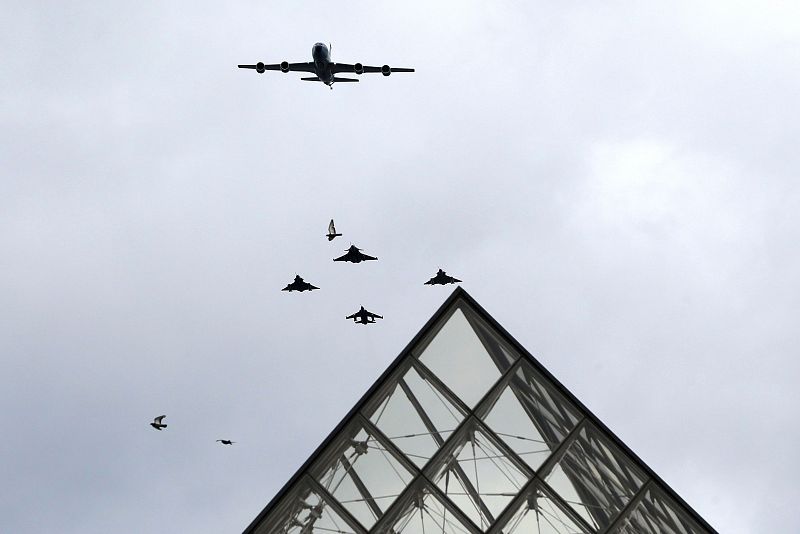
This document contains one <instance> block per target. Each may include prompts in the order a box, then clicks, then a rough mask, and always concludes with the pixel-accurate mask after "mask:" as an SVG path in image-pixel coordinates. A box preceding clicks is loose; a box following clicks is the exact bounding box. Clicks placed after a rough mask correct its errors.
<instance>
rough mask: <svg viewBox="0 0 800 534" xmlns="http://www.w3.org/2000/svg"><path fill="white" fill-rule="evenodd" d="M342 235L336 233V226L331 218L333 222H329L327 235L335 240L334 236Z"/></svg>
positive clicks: (329, 239) (331, 239)
mask: <svg viewBox="0 0 800 534" xmlns="http://www.w3.org/2000/svg"><path fill="white" fill-rule="evenodd" d="M341 235H342V234H337V233H336V227H335V226H334V225H333V219H331V222H329V223H328V234H327V235H326V236H325V237H327V238H328V241H333V240H334V238H336V237H339V236H341Z"/></svg>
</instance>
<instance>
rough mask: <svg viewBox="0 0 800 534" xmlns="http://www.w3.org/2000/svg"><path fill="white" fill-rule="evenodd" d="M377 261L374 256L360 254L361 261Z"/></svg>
mask: <svg viewBox="0 0 800 534" xmlns="http://www.w3.org/2000/svg"><path fill="white" fill-rule="evenodd" d="M377 259H378V258H376V257H375V256H370V255H369V254H364V253H363V252H362V253H361V261H367V260H377Z"/></svg>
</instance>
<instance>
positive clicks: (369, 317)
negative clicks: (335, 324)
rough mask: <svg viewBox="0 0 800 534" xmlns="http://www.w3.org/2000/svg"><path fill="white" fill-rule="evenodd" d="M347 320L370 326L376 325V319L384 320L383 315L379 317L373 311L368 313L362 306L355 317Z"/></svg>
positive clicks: (352, 316)
mask: <svg viewBox="0 0 800 534" xmlns="http://www.w3.org/2000/svg"><path fill="white" fill-rule="evenodd" d="M345 319H352V320H353V322H356V323H361V324H370V323H374V322H375V319H383V316H382V315H378V314H377V313H372V312H371V311H367V310H365V309H364V306H361V309H360V310H358V311H357V312H355V313H354V314H353V315H348V316H347V317H345Z"/></svg>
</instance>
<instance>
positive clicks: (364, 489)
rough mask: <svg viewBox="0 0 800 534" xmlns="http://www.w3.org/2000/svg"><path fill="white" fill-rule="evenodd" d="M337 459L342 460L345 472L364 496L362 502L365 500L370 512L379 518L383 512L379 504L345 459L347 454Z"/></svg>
mask: <svg viewBox="0 0 800 534" xmlns="http://www.w3.org/2000/svg"><path fill="white" fill-rule="evenodd" d="M339 461H340V462H342V465H343V466H344V469H345V474H347V475H350V479H351V480H352V481H353V484H355V486H356V489H357V490H358V492H359V493H360V494H361V496H362V497H364V502H366V503H367V506H369V507H370V510H372V513H373V514H375V517H376V518H380V517H381V515H382V514H383V512H382V511H381V508H380V506H378V504H377V503H376V502H375V498H374V497H373V496H372V494H371V493H370V492H369V490H368V489H367V486H365V485H364V481H362V480H361V477H360V476H358V473H356V472H355V470H354V469H353V465H352V464H351V463H350V461H349V460H348V459H347V456H345V455H344V454H342V457H341V458H340V459H339Z"/></svg>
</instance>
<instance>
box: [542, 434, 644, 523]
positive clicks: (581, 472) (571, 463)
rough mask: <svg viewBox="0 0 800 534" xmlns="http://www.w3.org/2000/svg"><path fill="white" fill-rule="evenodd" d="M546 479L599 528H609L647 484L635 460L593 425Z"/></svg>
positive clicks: (576, 440)
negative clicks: (634, 462)
mask: <svg viewBox="0 0 800 534" xmlns="http://www.w3.org/2000/svg"><path fill="white" fill-rule="evenodd" d="M545 480H546V481H547V483H548V484H549V485H550V487H551V488H553V489H554V490H555V491H556V493H557V494H558V495H559V496H560V497H561V498H562V499H563V500H564V501H566V502H567V503H568V504H569V505H570V506H571V507H572V508H573V509H574V510H575V511H576V512H578V513H579V514H580V515H581V517H583V518H584V519H585V520H586V522H587V523H589V524H590V525H592V526H594V527H595V528H597V529H601V528H606V527H608V526H609V525H610V524H611V522H612V521H613V520H614V519H615V518H616V516H617V514H618V513H619V512H620V511H621V510H622V509H623V508H624V507H625V505H626V504H627V503H628V501H630V500H631V499H632V498H633V496H634V495H635V494H636V492H637V491H638V490H639V488H641V487H642V485H643V483H644V477H643V475H642V474H641V473H640V472H639V470H638V469H637V468H636V467H635V466H634V464H633V462H632V461H631V460H630V459H628V458H627V457H626V456H625V455H624V454H623V453H622V451H620V450H618V449H617V448H616V447H615V446H613V445H612V444H611V443H610V442H609V441H608V440H607V439H605V438H604V437H603V436H602V435H601V433H600V432H599V431H598V430H596V429H594V428H592V427H591V426H589V425H586V426H584V427H583V428H581V430H580V432H579V433H578V435H577V436H576V437H575V439H574V440H573V441H572V442H571V443H570V445H569V447H568V448H567V450H566V452H565V453H564V455H563V456H562V457H561V459H560V460H559V461H558V463H557V464H556V465H555V467H554V468H553V469H552V471H550V472H549V473H548V474H547V475H546V476H545Z"/></svg>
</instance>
